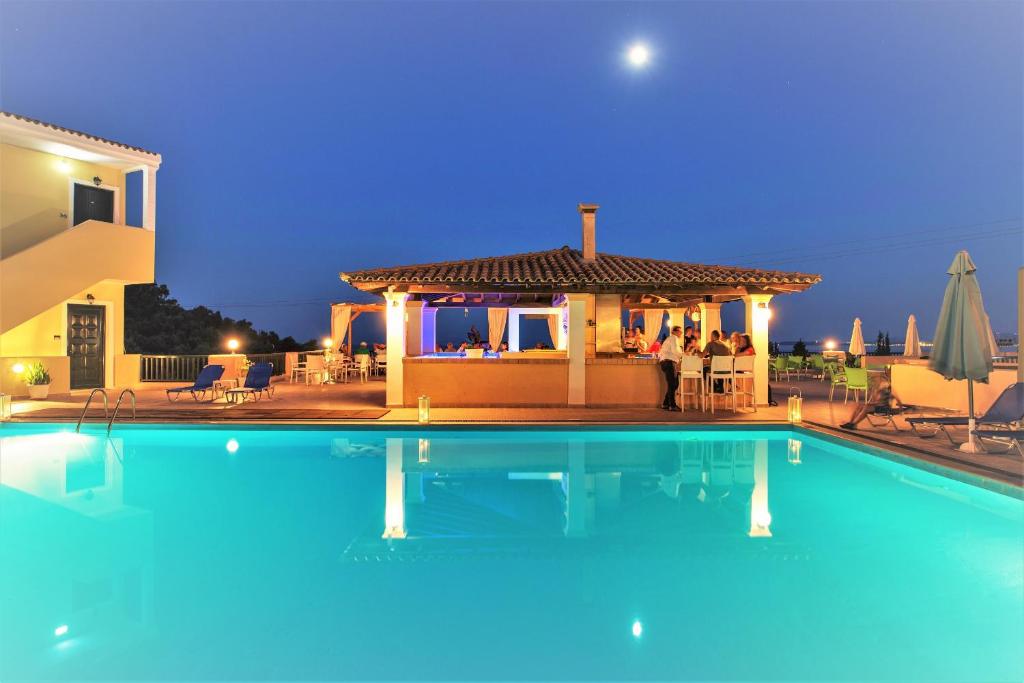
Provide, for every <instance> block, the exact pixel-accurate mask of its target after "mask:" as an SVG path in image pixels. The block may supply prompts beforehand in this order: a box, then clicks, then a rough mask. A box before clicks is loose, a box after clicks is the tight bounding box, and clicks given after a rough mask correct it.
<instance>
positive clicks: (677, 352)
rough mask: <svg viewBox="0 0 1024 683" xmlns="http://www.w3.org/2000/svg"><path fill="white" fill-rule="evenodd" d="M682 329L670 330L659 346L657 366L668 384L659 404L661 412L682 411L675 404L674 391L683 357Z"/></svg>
mask: <svg viewBox="0 0 1024 683" xmlns="http://www.w3.org/2000/svg"><path fill="white" fill-rule="evenodd" d="M682 338H683V328H682V327H680V326H679V325H676V326H674V327H673V328H672V334H670V335H669V336H668V338H667V339H666V340H665V343H664V344H662V345H661V350H660V351H659V352H658V361H659V362H658V365H659V366H661V371H662V372H663V373H665V381H666V382H667V383H668V391H666V392H665V398H664V400H663V401H662V402H661V408H662V410H675V411H680V412H681V411H682V408H680V407H679V405H678V404H677V403H676V391H677V390H678V389H679V363H680V362H681V360H682V357H683V344H682Z"/></svg>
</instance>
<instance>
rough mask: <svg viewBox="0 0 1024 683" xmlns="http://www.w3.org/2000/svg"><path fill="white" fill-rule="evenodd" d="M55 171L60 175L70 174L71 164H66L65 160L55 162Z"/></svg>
mask: <svg viewBox="0 0 1024 683" xmlns="http://www.w3.org/2000/svg"><path fill="white" fill-rule="evenodd" d="M57 170H58V171H60V172H61V173H71V164H69V163H68V160H67V159H61V160H60V161H58V162H57Z"/></svg>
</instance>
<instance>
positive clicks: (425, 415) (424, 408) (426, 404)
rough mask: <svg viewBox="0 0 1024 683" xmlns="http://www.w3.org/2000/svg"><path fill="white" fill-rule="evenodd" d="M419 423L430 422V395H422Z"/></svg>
mask: <svg viewBox="0 0 1024 683" xmlns="http://www.w3.org/2000/svg"><path fill="white" fill-rule="evenodd" d="M419 423H420V424H421V425H425V424H429V423H430V397H429V396H420V400H419Z"/></svg>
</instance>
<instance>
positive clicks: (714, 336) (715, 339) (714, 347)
mask: <svg viewBox="0 0 1024 683" xmlns="http://www.w3.org/2000/svg"><path fill="white" fill-rule="evenodd" d="M702 353H703V355H704V357H705V358H710V357H711V356H731V355H732V350H730V349H729V347H728V346H726V345H725V344H724V343H722V333H721V332H719V331H718V330H711V341H709V342H708V343H707V345H706V346H705V347H704V351H703V352H702Z"/></svg>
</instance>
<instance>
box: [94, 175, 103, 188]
mask: <svg viewBox="0 0 1024 683" xmlns="http://www.w3.org/2000/svg"><path fill="white" fill-rule="evenodd" d="M92 184H93V185H95V186H96V187H99V186H100V185H102V184H103V178H100V177H99V176H98V175H94V176H93V177H92Z"/></svg>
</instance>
